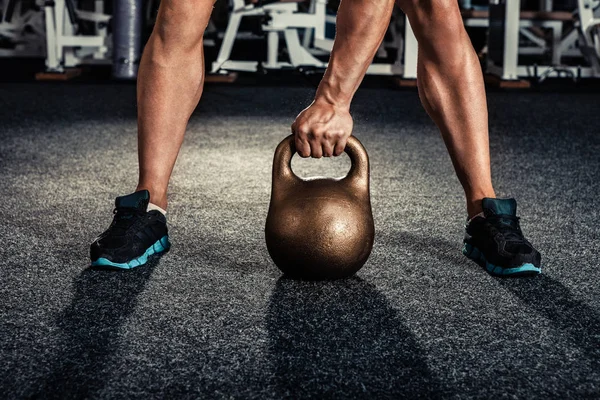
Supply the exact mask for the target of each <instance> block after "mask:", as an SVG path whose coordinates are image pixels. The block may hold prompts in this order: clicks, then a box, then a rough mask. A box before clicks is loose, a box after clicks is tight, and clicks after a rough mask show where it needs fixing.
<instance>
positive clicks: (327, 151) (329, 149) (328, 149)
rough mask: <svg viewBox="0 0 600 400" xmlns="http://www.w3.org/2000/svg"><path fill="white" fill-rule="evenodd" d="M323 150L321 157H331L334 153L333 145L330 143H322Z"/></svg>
mask: <svg viewBox="0 0 600 400" xmlns="http://www.w3.org/2000/svg"><path fill="white" fill-rule="evenodd" d="M321 147H322V149H323V157H331V156H332V155H333V153H334V148H335V143H333V144H332V143H331V142H330V141H324V142H323V145H322V146H321Z"/></svg>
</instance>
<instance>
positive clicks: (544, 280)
mask: <svg viewBox="0 0 600 400" xmlns="http://www.w3.org/2000/svg"><path fill="white" fill-rule="evenodd" d="M497 279H498V281H499V282H500V284H501V285H502V286H503V287H504V288H506V289H508V290H509V291H510V292H511V293H513V294H514V295H515V296H517V297H518V298H519V299H520V300H521V301H522V302H523V303H525V304H526V305H527V307H529V308H530V309H533V310H536V311H537V312H538V313H539V314H541V315H542V316H544V317H545V318H547V319H548V320H550V321H552V324H553V325H554V327H555V328H557V329H558V330H560V331H561V332H562V333H563V334H567V335H568V337H569V338H570V339H571V342H572V343H573V344H575V345H576V346H577V347H579V348H580V349H581V350H582V354H583V355H584V357H585V358H587V360H589V361H590V363H591V365H592V367H593V369H594V370H596V371H598V370H600V317H599V316H598V314H597V313H596V311H595V310H594V309H593V308H591V307H590V306H588V305H587V304H585V303H584V302H583V301H581V300H578V299H576V298H575V297H574V296H573V295H572V294H571V291H570V290H569V289H568V288H566V287H565V286H564V285H562V284H561V283H560V282H558V281H556V280H555V279H552V278H550V277H548V276H547V275H544V274H542V275H539V276H537V277H535V278H534V279H510V280H506V279H501V278H497Z"/></svg>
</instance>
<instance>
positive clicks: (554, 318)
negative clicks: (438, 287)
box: [398, 232, 600, 368]
mask: <svg viewBox="0 0 600 400" xmlns="http://www.w3.org/2000/svg"><path fill="white" fill-rule="evenodd" d="M398 243H400V245H399V246H403V247H405V248H408V249H411V250H419V251H421V252H423V251H429V252H430V254H431V255H432V256H434V257H436V258H437V259H438V260H440V261H441V262H445V263H450V264H453V267H454V268H464V267H465V264H464V261H463V259H464V256H463V255H462V254H460V246H459V244H453V243H450V242H448V241H445V240H443V239H438V238H428V237H422V236H419V235H413V234H410V233H407V232H402V233H400V234H398ZM468 264H469V265H472V266H473V268H476V269H478V270H479V271H481V273H487V272H485V271H484V270H483V268H481V267H480V266H478V265H477V264H475V263H474V262H468ZM494 279H495V280H496V282H498V284H499V285H500V286H502V287H503V288H505V289H507V290H508V291H509V292H511V293H512V294H513V295H515V296H517V297H518V298H519V299H520V300H521V301H522V302H523V303H525V304H526V306H527V308H528V309H531V310H535V311H536V312H537V313H538V314H540V315H542V316H543V317H545V318H546V319H548V320H549V321H551V323H552V324H553V325H554V327H555V328H556V329H558V330H559V331H560V332H561V333H564V334H566V335H567V336H568V337H569V338H570V339H571V342H572V343H573V344H574V345H575V346H577V347H578V348H580V349H581V350H582V353H583V354H585V356H586V357H587V359H588V360H589V361H590V362H591V363H592V364H593V366H595V367H596V368H599V367H600V316H598V314H597V312H596V311H595V310H594V309H593V308H592V307H590V306H588V305H587V304H585V303H584V302H583V301H581V300H578V299H577V298H575V296H573V294H572V293H571V291H570V290H569V289H568V288H567V287H565V286H564V285H563V284H562V283H560V282H559V281H557V280H555V279H553V278H551V277H549V276H548V275H545V274H544V273H542V274H541V275H537V276H534V277H523V278H508V279H507V278H501V277H495V278H494Z"/></svg>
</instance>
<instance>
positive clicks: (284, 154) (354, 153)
mask: <svg viewBox="0 0 600 400" xmlns="http://www.w3.org/2000/svg"><path fill="white" fill-rule="evenodd" d="M344 152H345V153H346V154H348V156H349V157H350V162H351V164H352V166H351V167H350V171H348V174H347V175H346V176H345V177H344V178H342V181H345V182H347V183H348V184H350V185H353V186H355V187H357V188H364V189H366V191H367V193H369V156H368V154H367V151H366V150H365V148H364V146H363V145H362V143H361V142H360V141H359V140H358V139H357V138H355V137H354V136H350V137H348V141H347V142H346V148H345V149H344ZM295 153H296V145H295V143H294V135H293V134H292V135H290V136H288V137H286V138H285V139H283V140H282V141H281V143H279V145H278V146H277V149H276V150H275V155H274V157H273V189H274V190H275V187H276V185H277V184H278V183H284V182H285V183H287V184H291V185H294V184H297V183H299V182H301V181H303V180H302V179H301V178H299V177H298V176H297V175H296V174H294V172H293V171H292V157H293V156H294V154H295Z"/></svg>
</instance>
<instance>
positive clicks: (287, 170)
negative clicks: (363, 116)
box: [265, 135, 375, 279]
mask: <svg viewBox="0 0 600 400" xmlns="http://www.w3.org/2000/svg"><path fill="white" fill-rule="evenodd" d="M345 151H346V153H347V154H348V155H349V157H350V160H351V162H352V166H351V168H350V171H349V172H348V175H347V176H346V177H344V178H341V179H330V178H315V179H307V180H305V179H301V178H299V177H298V176H296V175H295V174H294V173H293V171H292V168H291V160H292V156H293V155H294V154H295V152H296V149H295V146H294V136H293V135H290V136H288V137H287V138H286V139H284V140H283V141H282V142H281V143H280V144H279V145H278V146H277V149H276V150H275V156H274V158H273V183H272V190H271V203H270V206H269V213H268V215H267V222H266V226H265V239H266V243H267V249H268V251H269V254H270V255H271V258H272V259H273V261H274V262H275V264H276V265H277V267H279V269H280V270H281V271H282V272H283V273H284V274H286V275H288V276H290V277H294V278H301V279H338V278H344V277H348V276H351V275H353V274H354V273H356V272H357V271H358V270H359V269H360V268H361V267H362V266H363V265H364V263H365V262H366V261H367V258H368V257H369V255H370V253H371V249H372V248H373V239H374V234H375V228H374V224H373V215H372V213H371V200H370V193H369V159H368V155H367V152H366V150H365V149H364V147H363V146H362V144H361V143H360V142H359V141H358V139H356V138H355V137H353V136H351V137H349V138H348V142H347V145H346V149H345Z"/></svg>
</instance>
